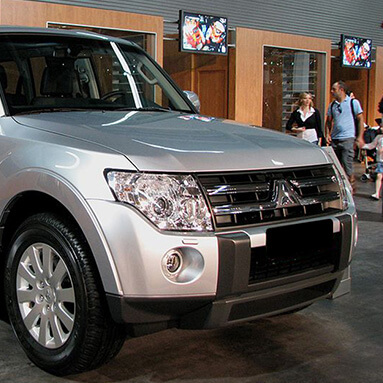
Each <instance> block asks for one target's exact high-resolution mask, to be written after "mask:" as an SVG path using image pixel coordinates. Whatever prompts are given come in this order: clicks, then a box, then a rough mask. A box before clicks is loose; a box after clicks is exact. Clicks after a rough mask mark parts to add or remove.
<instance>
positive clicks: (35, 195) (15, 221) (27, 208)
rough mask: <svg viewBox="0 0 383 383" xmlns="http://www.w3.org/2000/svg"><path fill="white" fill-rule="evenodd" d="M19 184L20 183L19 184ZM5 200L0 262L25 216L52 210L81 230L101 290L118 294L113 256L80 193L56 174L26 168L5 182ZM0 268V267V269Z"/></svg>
mask: <svg viewBox="0 0 383 383" xmlns="http://www.w3.org/2000/svg"><path fill="white" fill-rule="evenodd" d="M21 185H22V187H21ZM7 192H8V194H9V195H11V196H12V197H11V198H8V199H6V198H3V197H4V196H2V197H1V199H3V200H7V201H8V202H7V203H6V206H5V208H4V209H3V211H2V212H1V217H0V245H1V250H2V252H1V254H2V255H3V256H2V257H1V258H2V259H1V260H0V266H1V268H2V269H3V267H4V262H3V261H4V258H5V256H4V255H5V254H4V252H5V251H6V249H7V247H8V245H9V243H10V241H11V239H12V236H13V234H14V232H15V230H17V227H18V226H19V224H20V223H21V222H23V220H25V219H26V218H27V217H29V216H31V215H34V214H37V213H40V212H54V213H56V214H59V215H61V216H63V217H65V218H67V219H70V220H72V221H73V222H74V223H75V224H76V225H77V226H78V227H79V228H80V230H81V231H82V233H83V234H84V236H85V238H86V240H87V243H88V245H89V247H90V250H91V253H92V255H93V257H94V259H95V262H96V265H97V268H98V271H99V274H100V277H101V281H102V285H103V288H104V291H105V292H108V293H111V294H117V295H121V294H122V288H121V284H120V281H119V277H118V273H117V270H116V266H115V264H114V260H113V258H112V255H111V252H110V249H109V246H108V244H107V241H106V239H105V236H104V234H103V232H102V230H101V228H100V225H99V223H98V221H97V218H96V217H95V215H94V213H93V211H92V210H91V208H90V206H89V204H88V203H87V202H86V200H85V198H84V197H83V196H82V195H81V193H80V192H79V191H78V190H77V189H76V188H75V187H74V186H73V185H71V184H70V183H69V182H68V181H67V180H64V179H62V178H61V177H60V176H58V175H56V174H51V173H49V172H40V171H38V170H30V171H28V172H25V173H24V174H23V177H21V175H20V174H19V175H18V177H16V179H14V180H12V181H11V182H9V183H7ZM1 271H2V270H1Z"/></svg>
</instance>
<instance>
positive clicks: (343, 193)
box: [333, 164, 351, 210]
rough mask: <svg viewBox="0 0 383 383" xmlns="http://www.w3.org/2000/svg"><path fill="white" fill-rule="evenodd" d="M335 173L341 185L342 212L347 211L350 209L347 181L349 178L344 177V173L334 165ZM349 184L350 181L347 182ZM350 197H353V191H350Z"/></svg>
mask: <svg viewBox="0 0 383 383" xmlns="http://www.w3.org/2000/svg"><path fill="white" fill-rule="evenodd" d="M333 168H334V172H335V175H336V178H337V181H338V184H339V191H340V197H341V201H342V210H347V208H348V198H349V197H348V196H347V190H346V180H347V178H346V177H345V176H344V175H342V173H341V172H340V171H339V169H338V168H337V166H336V165H335V164H334V165H333ZM347 182H348V181H347ZM350 195H351V190H350Z"/></svg>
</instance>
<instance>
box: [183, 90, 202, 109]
mask: <svg viewBox="0 0 383 383" xmlns="http://www.w3.org/2000/svg"><path fill="white" fill-rule="evenodd" d="M184 93H185V94H186V97H187V98H188V99H189V101H190V102H191V103H192V104H193V106H194V107H195V108H196V110H197V112H198V113H199V112H200V111H201V102H200V100H199V98H198V95H197V93H194V92H192V91H191V90H184Z"/></svg>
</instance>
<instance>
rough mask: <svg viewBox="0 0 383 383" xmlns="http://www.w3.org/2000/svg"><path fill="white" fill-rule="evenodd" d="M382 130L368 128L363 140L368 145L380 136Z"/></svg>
mask: <svg viewBox="0 0 383 383" xmlns="http://www.w3.org/2000/svg"><path fill="white" fill-rule="evenodd" d="M379 131H380V129H372V128H370V127H369V128H367V129H366V130H365V131H364V133H363V139H364V142H365V143H366V144H369V143H371V142H372V141H374V139H375V137H376V136H377V135H378V134H379Z"/></svg>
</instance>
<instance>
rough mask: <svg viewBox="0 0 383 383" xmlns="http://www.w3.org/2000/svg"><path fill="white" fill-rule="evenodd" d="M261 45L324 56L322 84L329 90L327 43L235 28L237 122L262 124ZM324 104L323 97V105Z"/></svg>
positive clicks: (328, 43)
mask: <svg viewBox="0 0 383 383" xmlns="http://www.w3.org/2000/svg"><path fill="white" fill-rule="evenodd" d="M264 45H268V46H275V47H281V48H290V49H302V50H308V51H317V52H324V53H326V80H325V85H326V87H327V89H329V87H330V60H331V41H330V40H325V39H317V38H312V37H305V36H297V35H289V34H284V33H275V32H267V31H258V30H253V29H247V28H237V34H236V88H235V90H236V92H235V93H236V100H235V119H236V120H237V121H240V122H244V123H248V124H254V125H262V109H263V46H264ZM328 102H329V99H328V96H327V95H326V96H325V104H326V105H327V104H328Z"/></svg>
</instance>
